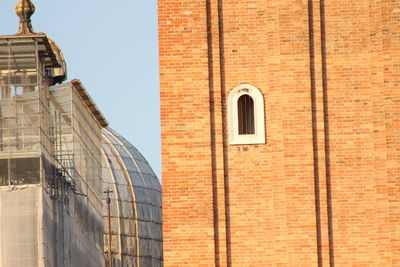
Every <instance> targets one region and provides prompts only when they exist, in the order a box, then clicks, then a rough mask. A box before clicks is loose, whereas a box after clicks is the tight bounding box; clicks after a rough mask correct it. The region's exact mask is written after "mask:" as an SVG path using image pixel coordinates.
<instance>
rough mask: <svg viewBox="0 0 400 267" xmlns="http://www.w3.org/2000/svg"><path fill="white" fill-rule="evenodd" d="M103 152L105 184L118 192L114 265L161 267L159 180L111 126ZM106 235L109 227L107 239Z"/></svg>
mask: <svg viewBox="0 0 400 267" xmlns="http://www.w3.org/2000/svg"><path fill="white" fill-rule="evenodd" d="M103 154H104V161H106V162H105V163H104V164H103V181H104V184H103V187H104V188H106V187H109V186H112V187H113V188H114V192H116V193H115V197H114V198H115V200H114V202H116V203H115V204H114V205H112V209H113V208H114V209H116V210H115V211H112V215H113V216H115V217H114V218H112V219H113V221H114V223H112V227H113V230H114V229H115V230H117V231H115V232H116V234H117V235H118V241H119V242H118V243H119V244H116V242H115V241H114V240H112V241H113V243H115V244H113V248H112V252H113V255H115V256H117V257H115V259H114V260H113V264H114V266H162V218H161V184H160V182H159V181H158V179H157V177H156V175H155V174H154V172H153V170H152V168H151V167H150V165H149V164H148V162H147V161H146V159H145V158H144V157H143V155H142V154H141V153H140V152H139V151H138V150H137V149H136V148H135V147H134V146H133V145H132V144H130V143H129V142H128V141H127V140H126V139H125V138H123V137H122V136H120V135H119V134H118V133H116V132H115V131H113V130H112V129H110V128H107V129H103ZM128 195H129V196H130V197H129V198H130V200H129V201H128V199H127V197H128ZM129 202H130V208H129V207H128V205H127V204H128V203H129ZM104 216H105V217H106V213H104ZM105 221H106V218H105ZM116 221H118V223H117V222H116ZM107 225H108V224H107V223H105V226H107ZM116 228H118V229H116ZM132 230H134V232H132ZM107 235H108V227H107V228H106V229H105V240H108V237H107ZM112 236H113V238H114V239H115V235H114V233H113V232H112ZM105 247H106V248H107V247H108V245H107V243H105Z"/></svg>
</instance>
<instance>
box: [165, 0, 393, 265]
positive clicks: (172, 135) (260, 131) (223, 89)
mask: <svg viewBox="0 0 400 267" xmlns="http://www.w3.org/2000/svg"><path fill="white" fill-rule="evenodd" d="M158 2H159V40H160V72H161V120H162V156H163V223H164V232H163V234H164V259H165V266H214V265H215V266H296V267H297V266H335V265H336V266H400V2H399V1H388V0H378V1H376V0H357V1H349V0H309V1H306V0H302V1H301V0H269V1H267V0H237V1H233V0H229V1H228V0H226V1H223V0H198V1H189V0H182V1H176V0H159V1H158ZM260 118H261V119H260Z"/></svg>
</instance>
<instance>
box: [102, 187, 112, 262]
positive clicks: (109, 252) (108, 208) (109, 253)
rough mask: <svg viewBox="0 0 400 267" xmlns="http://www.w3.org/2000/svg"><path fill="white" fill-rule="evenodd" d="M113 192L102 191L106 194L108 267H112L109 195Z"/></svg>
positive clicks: (108, 190)
mask: <svg viewBox="0 0 400 267" xmlns="http://www.w3.org/2000/svg"><path fill="white" fill-rule="evenodd" d="M112 192H113V191H111V190H110V189H109V188H108V189H107V190H106V191H104V193H105V194H107V199H106V202H107V217H108V264H109V267H112V254H111V207H110V206H111V205H110V204H111V198H110V194H111V193H112Z"/></svg>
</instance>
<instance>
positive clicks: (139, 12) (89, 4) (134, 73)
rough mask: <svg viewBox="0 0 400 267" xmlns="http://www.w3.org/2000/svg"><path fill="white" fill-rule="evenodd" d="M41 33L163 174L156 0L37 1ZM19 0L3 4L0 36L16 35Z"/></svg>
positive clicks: (73, 75) (35, 25)
mask: <svg viewBox="0 0 400 267" xmlns="http://www.w3.org/2000/svg"><path fill="white" fill-rule="evenodd" d="M32 2H33V3H34V5H35V7H36V12H35V14H34V15H33V16H32V24H33V28H34V30H35V31H36V32H46V33H47V35H48V36H49V37H51V38H52V39H53V40H54V41H55V42H56V43H57V44H58V45H59V46H60V48H61V49H62V51H63V54H64V56H65V59H66V61H67V66H68V79H69V80H72V79H80V80H81V81H82V83H83V84H84V85H85V87H86V89H87V90H88V91H89V93H90V95H91V96H92V98H93V99H94V101H95V102H96V104H97V106H98V107H99V108H100V109H101V111H102V112H103V114H104V115H105V117H106V118H107V120H108V121H109V122H110V126H111V127H112V128H113V129H114V130H116V131H117V132H119V133H120V134H121V135H123V136H124V137H125V138H126V139H128V140H129V141H130V142H131V143H132V144H133V145H135V146H136V148H138V149H139V150H140V151H141V152H142V154H143V155H144V156H145V157H146V159H147V160H148V161H149V162H150V164H151V166H152V167H153V169H154V171H155V172H156V174H157V176H158V177H159V178H161V159H160V157H161V155H160V126H159V125H160V122H159V76H158V40H157V1H156V0H146V1H143V0H140V1H139V0H120V1H105V0H97V1H95V0H85V1H82V0H79V1H78V0H68V1H65V0H52V1H45V0H36V1H35V0H32ZM16 3H17V0H8V1H1V2H0V11H1V16H0V34H14V33H15V32H16V31H17V28H18V17H17V16H16V15H15V13H14V6H15V4H16Z"/></svg>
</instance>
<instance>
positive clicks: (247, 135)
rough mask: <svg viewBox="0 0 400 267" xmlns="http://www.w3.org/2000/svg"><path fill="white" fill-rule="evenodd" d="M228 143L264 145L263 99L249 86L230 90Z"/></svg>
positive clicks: (244, 85) (258, 91)
mask: <svg viewBox="0 0 400 267" xmlns="http://www.w3.org/2000/svg"><path fill="white" fill-rule="evenodd" d="M228 127H229V143H230V144H231V145H239V144H265V122H264V97H263V95H262V94H261V92H260V90H258V89H257V88H256V87H254V86H252V85H250V84H241V85H239V86H238V87H236V88H234V89H232V91H231V93H230V94H229V98H228Z"/></svg>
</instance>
